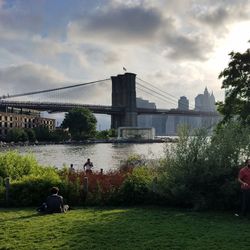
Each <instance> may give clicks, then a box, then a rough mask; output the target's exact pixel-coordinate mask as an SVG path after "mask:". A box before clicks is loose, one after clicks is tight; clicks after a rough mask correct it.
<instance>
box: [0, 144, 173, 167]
mask: <svg viewBox="0 0 250 250" xmlns="http://www.w3.org/2000/svg"><path fill="white" fill-rule="evenodd" d="M166 145H170V144H166V143H141V144H140V143H138V144H137V143H121V144H118V143H114V144H112V143H94V144H84V145H72V144H70V145H69V144H65V145H35V146H18V147H14V149H16V150H17V151H19V152H20V153H22V154H23V153H28V152H30V153H33V155H34V156H35V157H36V159H37V160H38V162H39V163H41V164H43V165H51V166H55V167H57V168H61V167H62V166H63V164H65V165H66V166H69V165H70V164H71V163H73V164H74V168H75V169H82V167H83V164H84V162H85V161H86V160H87V158H90V159H91V161H92V162H93V164H94V169H93V170H94V171H99V170H100V169H101V168H103V169H104V171H107V170H109V169H115V168H117V167H118V166H119V165H120V162H121V161H122V160H124V159H127V157H128V156H130V155H132V154H140V155H144V156H145V158H146V159H158V158H160V157H162V156H163V155H164V148H165V147H166ZM4 150H6V149H4Z"/></svg>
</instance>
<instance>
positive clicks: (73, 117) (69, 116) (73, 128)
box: [62, 108, 97, 140]
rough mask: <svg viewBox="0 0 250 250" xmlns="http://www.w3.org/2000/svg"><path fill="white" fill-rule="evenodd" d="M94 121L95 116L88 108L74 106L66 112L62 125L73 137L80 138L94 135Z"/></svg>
mask: <svg viewBox="0 0 250 250" xmlns="http://www.w3.org/2000/svg"><path fill="white" fill-rule="evenodd" d="M96 123H97V121H96V118H95V116H94V115H93V113H92V112H91V111H90V110H89V109H86V108H74V109H72V110H70V111H69V112H68V113H66V115H65V118H64V120H63V122H62V127H63V128H68V129H69V132H70V134H71V136H72V138H73V139H76V140H81V139H86V138H89V137H93V136H94V135H95V132H96Z"/></svg>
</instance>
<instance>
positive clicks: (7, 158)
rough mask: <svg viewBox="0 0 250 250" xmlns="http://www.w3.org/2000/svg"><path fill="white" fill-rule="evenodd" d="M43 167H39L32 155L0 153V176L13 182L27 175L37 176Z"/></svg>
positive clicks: (10, 152) (13, 152)
mask: <svg viewBox="0 0 250 250" xmlns="http://www.w3.org/2000/svg"><path fill="white" fill-rule="evenodd" d="M42 171H43V167H41V166H39V164H38V162H37V160H36V159H35V158H34V156H33V155H31V154H27V155H21V154H19V153H18V152H17V151H7V152H4V153H0V176H1V177H3V178H6V177H10V178H11V179H13V180H15V179H18V178H20V177H22V176H25V175H29V174H39V173H40V172H42Z"/></svg>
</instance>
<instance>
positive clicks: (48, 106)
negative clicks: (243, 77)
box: [0, 100, 220, 117]
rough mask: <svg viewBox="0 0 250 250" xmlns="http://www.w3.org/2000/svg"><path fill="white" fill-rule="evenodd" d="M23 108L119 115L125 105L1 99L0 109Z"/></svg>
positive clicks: (178, 112) (163, 111) (187, 113)
mask: <svg viewBox="0 0 250 250" xmlns="http://www.w3.org/2000/svg"><path fill="white" fill-rule="evenodd" d="M8 107H9V108H20V109H21V108H22V109H31V110H32V109H33V110H38V111H48V112H49V113H59V112H68V111H69V110H71V109H72V108H79V107H82V108H88V109H90V110H91V111H92V112H93V113H96V114H108V115H114V114H116V115H119V114H123V113H124V112H125V107H112V106H104V105H89V104H76V103H55V102H33V101H32V102H23V101H4V100H2V101H0V109H6V108H8ZM137 114H138V115H143V114H144V115H146V114H147V115H150V114H151V115H153V114H159V115H160V114H166V115H181V116H205V117H218V116H220V115H219V114H218V113H217V112H204V111H194V110H178V109H147V108H137Z"/></svg>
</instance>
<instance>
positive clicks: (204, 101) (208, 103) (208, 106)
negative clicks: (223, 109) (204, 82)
mask: <svg viewBox="0 0 250 250" xmlns="http://www.w3.org/2000/svg"><path fill="white" fill-rule="evenodd" d="M195 110H196V111H207V112H213V111H215V110H216V107H215V98H214V94H213V92H212V93H211V95H210V94H209V92H208V90H207V87H206V88H205V90H204V94H199V95H197V96H196V97H195Z"/></svg>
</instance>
